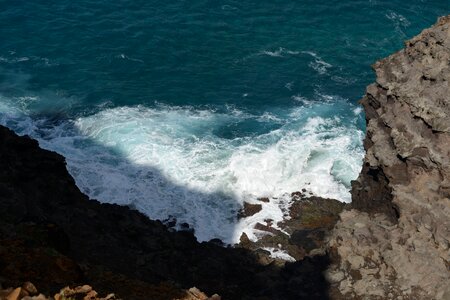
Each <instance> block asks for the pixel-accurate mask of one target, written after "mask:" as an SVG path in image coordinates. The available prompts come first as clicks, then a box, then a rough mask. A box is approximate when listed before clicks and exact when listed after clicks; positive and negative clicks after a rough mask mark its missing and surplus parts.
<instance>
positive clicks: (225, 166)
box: [0, 101, 363, 243]
mask: <svg viewBox="0 0 450 300" xmlns="http://www.w3.org/2000/svg"><path fill="white" fill-rule="evenodd" d="M0 103H2V105H1V106H0V123H1V124H6V125H8V126H10V127H12V128H14V129H15V130H16V131H18V132H19V133H21V134H29V135H31V136H33V137H35V138H37V139H38V140H39V142H40V144H41V146H42V147H44V148H48V149H51V150H54V151H57V152H60V153H61V154H63V155H64V156H66V158H67V162H68V168H69V171H70V173H71V174H72V175H73V176H74V178H75V180H76V183H77V185H78V186H79V187H80V188H81V190H82V191H83V192H85V193H87V194H88V195H89V196H90V197H92V198H96V199H98V200H100V201H102V202H113V203H118V204H122V205H130V206H133V207H136V208H137V209H139V210H140V211H142V212H144V213H145V214H147V215H148V216H149V217H151V218H158V219H165V218H166V217H167V216H169V215H172V216H175V217H176V218H177V219H178V221H179V223H181V222H187V223H189V224H191V225H192V226H193V227H194V229H195V231H196V236H197V238H198V239H199V240H209V239H211V238H220V239H222V240H223V241H224V242H226V243H234V242H237V241H238V240H239V237H240V235H241V234H242V232H246V233H247V235H248V236H249V238H250V239H253V240H255V239H257V238H258V237H259V236H260V235H261V234H262V233H261V232H258V231H257V230H254V229H253V227H254V225H255V224H256V223H257V222H261V223H263V222H264V220H265V219H272V220H274V221H273V223H274V224H276V223H277V222H278V221H281V220H282V219H283V218H285V217H286V215H287V212H288V208H289V205H290V202H289V201H290V197H289V194H290V193H291V192H294V191H298V190H301V189H302V188H306V189H307V190H308V191H310V192H312V193H313V194H315V195H318V196H323V197H330V198H336V199H339V200H341V201H345V202H349V201H350V194H349V187H350V180H352V179H354V178H356V176H357V174H358V173H359V170H360V165H361V161H362V157H363V151H362V147H361V140H362V135H363V134H362V132H361V131H360V130H358V129H357V128H356V127H355V126H354V125H353V124H344V123H343V122H342V121H341V119H340V118H337V117H320V116H317V115H316V116H314V115H308V113H307V111H309V112H310V111H311V109H310V108H309V109H308V110H305V109H304V108H302V107H299V108H297V109H294V110H292V111H291V112H290V113H288V114H286V115H284V116H283V115H274V114H273V113H270V112H265V113H264V114H262V115H260V116H255V115H251V114H248V113H245V112H242V111H240V110H237V109H235V108H232V107H230V108H229V109H228V110H227V111H226V112H223V113H219V112H217V111H215V110H210V109H203V110H202V109H195V108H192V107H169V106H163V105H159V106H157V107H155V108H148V107H144V106H136V107H116V108H107V107H105V108H104V109H102V110H101V111H99V112H98V113H96V114H93V115H89V116H85V117H80V118H77V119H75V120H67V121H65V122H59V123H58V124H52V125H51V126H49V125H48V124H47V123H46V122H47V121H46V120H45V119H39V120H36V119H33V120H32V119H31V118H30V117H28V116H27V115H26V113H25V114H24V110H23V109H18V108H11V106H8V105H5V104H4V102H3V101H0ZM315 105H319V104H315ZM320 105H325V106H326V105H329V104H320ZM329 106H330V105H329ZM330 107H331V106H330ZM324 109H325V108H320V107H318V108H317V110H318V111H320V110H324ZM313 110H314V109H313ZM350 112H351V111H350ZM247 119H253V120H255V121H256V122H269V121H272V122H276V123H279V124H280V126H281V127H279V128H278V129H275V130H272V131H270V132H267V133H265V134H261V135H258V136H252V137H243V138H242V137H241V138H234V139H226V138H221V137H220V135H217V134H216V131H218V130H219V131H220V129H221V128H222V127H223V126H227V125H228V124H231V123H235V122H239V121H242V120H247ZM258 197H269V198H271V201H270V202H269V203H261V202H258V200H257V198H258ZM244 201H247V202H252V203H257V202H258V203H261V204H262V207H263V209H262V211H261V212H259V213H257V214H255V215H254V216H251V217H249V218H245V219H241V220H239V221H238V220H237V219H236V214H237V211H238V210H239V208H240V207H241V205H242V203H243V202H244Z"/></svg>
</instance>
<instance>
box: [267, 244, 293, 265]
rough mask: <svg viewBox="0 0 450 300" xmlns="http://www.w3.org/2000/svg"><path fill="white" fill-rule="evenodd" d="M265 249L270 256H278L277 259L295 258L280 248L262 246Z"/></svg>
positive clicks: (288, 259) (287, 259)
mask: <svg viewBox="0 0 450 300" xmlns="http://www.w3.org/2000/svg"><path fill="white" fill-rule="evenodd" d="M263 249H264V250H266V251H269V252H270V256H271V257H272V258H278V259H282V260H284V261H291V262H293V261H295V258H293V257H292V256H290V255H289V254H288V253H287V252H286V251H284V250H280V249H277V248H272V247H264V248H263Z"/></svg>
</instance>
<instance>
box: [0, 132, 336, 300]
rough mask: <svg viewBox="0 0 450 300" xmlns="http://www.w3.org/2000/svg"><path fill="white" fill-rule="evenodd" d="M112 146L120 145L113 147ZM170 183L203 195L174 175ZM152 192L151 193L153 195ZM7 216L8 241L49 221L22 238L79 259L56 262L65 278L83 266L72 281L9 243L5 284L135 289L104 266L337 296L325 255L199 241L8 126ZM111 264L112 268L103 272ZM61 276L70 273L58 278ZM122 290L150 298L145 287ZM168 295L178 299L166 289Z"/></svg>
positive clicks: (181, 283)
mask: <svg viewBox="0 0 450 300" xmlns="http://www.w3.org/2000/svg"><path fill="white" fill-rule="evenodd" d="M97 146H98V147H104V146H102V145H97ZM104 151H111V149H108V148H106V147H105V148H104ZM128 164H129V166H128V167H129V168H134V169H135V171H136V172H148V173H153V174H155V175H157V176H161V177H162V178H163V176H162V175H161V174H160V172H159V171H158V170H156V169H154V168H151V167H142V166H137V165H133V163H131V162H128ZM143 168H145V170H144V169H143ZM165 184H168V185H173V187H174V188H176V189H177V190H180V191H183V192H185V193H198V194H197V195H198V196H199V197H201V196H204V195H201V194H200V193H199V192H197V191H192V190H189V189H187V188H184V187H180V186H176V185H174V184H173V183H171V182H170V181H169V180H166V181H165ZM148 198H149V201H151V199H152V195H148ZM0 220H1V221H0V223H1V225H2V230H0V238H1V240H3V241H5V240H8V241H11V239H12V240H14V237H18V236H21V235H22V233H19V231H20V232H22V231H24V230H19V229H18V228H23V227H24V226H25V227H26V228H28V227H27V226H29V225H30V224H31V225H30V226H32V227H33V228H34V227H35V226H38V228H45V230H44V231H45V234H44V235H45V238H42V239H41V238H39V237H38V236H39V234H35V233H34V232H35V230H34V229H33V230H34V231H33V230H32V233H31V234H29V233H27V234H28V237H30V236H32V237H31V238H28V240H27V241H26V242H25V244H23V245H22V244H21V245H22V246H23V247H25V248H26V247H31V248H33V247H35V246H36V243H38V244H39V243H44V244H45V247H46V249H47V248H50V249H53V250H54V251H55V252H57V253H59V254H61V255H63V256H64V257H68V258H70V259H73V260H74V261H76V264H77V265H76V266H71V265H70V264H69V265H67V263H66V264H65V263H63V262H59V263H58V261H57V263H56V265H57V266H58V268H60V269H61V270H63V271H64V270H65V269H66V271H64V272H62V274H65V275H64V276H69V275H68V274H70V272H73V273H74V276H72V277H70V276H69V277H68V278H67V280H65V281H64V276H63V275H58V274H51V273H52V272H53V271H51V270H50V269H49V271H48V272H45V270H44V271H42V269H45V268H46V266H45V265H43V261H34V260H36V259H38V258H36V256H32V257H33V258H31V260H32V261H29V264H28V266H27V267H23V266H22V267H23V268H24V269H20V268H19V269H17V268H16V269H15V270H12V269H11V261H8V257H9V256H8V255H10V254H12V253H11V251H12V250H11V249H16V250H14V251H19V250H17V249H19V248H20V247H19V248H8V246H5V243H3V244H2V245H0V277H1V278H0V280H1V281H3V284H6V285H17V284H21V282H20V281H24V280H32V281H33V280H34V281H35V282H36V283H37V284H38V285H40V286H39V289H40V290H41V291H44V292H48V293H50V292H52V293H54V292H55V291H56V290H55V289H59V288H62V286H61V284H72V283H73V284H75V283H78V284H84V283H90V284H92V285H94V288H96V289H97V291H105V292H111V291H116V292H118V293H119V294H120V291H121V289H122V293H124V292H126V289H125V290H124V287H125V286H126V284H125V283H124V281H120V280H119V281H118V282H117V280H116V281H114V280H112V281H111V280H109V281H108V280H107V279H106V278H107V277H108V276H107V275H105V274H106V273H107V272H109V271H111V272H114V273H118V274H123V275H124V276H126V277H127V278H131V279H132V280H139V281H142V282H146V283H151V284H159V283H161V282H169V283H170V284H172V285H175V286H177V287H181V288H189V287H192V286H196V287H198V288H199V289H201V290H202V291H204V292H206V293H208V294H213V293H218V294H220V295H221V296H222V297H223V299H233V300H234V299H283V300H288V299H327V298H328V283H327V281H326V280H325V278H324V276H323V271H324V270H326V269H327V266H328V265H329V258H328V257H327V256H326V255H325V256H315V257H313V258H310V257H306V258H305V259H303V260H302V261H298V262H294V263H286V264H285V265H282V264H279V263H276V262H272V263H269V264H265V263H261V259H260V257H259V256H258V254H257V253H255V252H253V251H250V250H247V249H243V248H231V247H222V246H220V245H218V242H217V241H216V242H203V243H199V242H197V240H196V238H195V237H194V235H193V234H192V233H191V232H188V231H184V232H171V231H169V230H168V229H167V227H166V226H164V225H163V224H162V223H161V222H159V221H153V220H150V219H149V218H147V217H146V216H144V215H143V214H141V213H140V212H138V211H136V210H133V209H130V208H128V207H124V206H119V205H114V204H100V203H99V202H97V201H95V200H89V199H88V197H87V196H85V195H84V194H82V193H81V192H80V191H79V189H78V187H77V186H76V185H75V182H74V180H73V178H72V177H71V176H70V175H69V174H68V172H67V170H66V166H65V160H64V158H63V157H62V156H60V155H58V154H56V153H54V152H50V151H45V150H42V149H40V148H39V147H38V143H37V142H36V141H34V140H32V139H29V138H19V137H17V136H15V135H14V134H13V133H12V132H11V131H9V130H7V129H5V128H3V127H1V126H0ZM27 230H28V229H27ZM27 230H25V231H27ZM28 231H29V230H28ZM41 231H42V230H41V229H39V230H38V232H41ZM227 234H232V232H229V233H227ZM20 249H22V248H20ZM5 253H6V254H5ZM16 254H17V253H16ZM59 254H55V255H56V256H57V255H59ZM33 255H34V254H33ZM38 257H39V255H38ZM22 258H23V257H22ZM28 259H29V257H28ZM63 261H64V260H63ZM30 265H31V267H32V266H34V267H35V268H41V271H42V272H43V274H45V276H47V277H45V276H44V275H42V274H41V275H39V274H40V273H39V272H34V273H33V272H31V271H27V270H28V269H27V268H30ZM103 269H104V270H106V271H101V272H100V273H98V270H103ZM105 272H106V273H105ZM49 273H50V274H49ZM52 276H53V279H51V278H52ZM58 276H59V277H60V278H62V279H57V278H56V277H58ZM110 277H111V276H110ZM86 281H88V282H86ZM0 283H2V282H0ZM167 295H169V294H167ZM122 297H123V298H124V299H148V297H146V296H142V297H139V296H136V294H134V296H128V297H127V295H122ZM155 299H156V298H155ZM161 299H163V298H161ZM167 299H171V298H170V297H169V296H167Z"/></svg>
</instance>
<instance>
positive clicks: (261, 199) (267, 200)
mask: <svg viewBox="0 0 450 300" xmlns="http://www.w3.org/2000/svg"><path fill="white" fill-rule="evenodd" d="M257 200H258V201H261V202H264V203H269V202H270V199H269V198H267V197H262V198H258V199H257Z"/></svg>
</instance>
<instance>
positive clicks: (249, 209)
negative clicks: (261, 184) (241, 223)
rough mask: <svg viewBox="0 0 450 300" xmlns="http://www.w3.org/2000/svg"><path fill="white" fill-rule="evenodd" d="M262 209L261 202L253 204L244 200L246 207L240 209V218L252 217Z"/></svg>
mask: <svg viewBox="0 0 450 300" xmlns="http://www.w3.org/2000/svg"><path fill="white" fill-rule="evenodd" d="M261 210H262V205H261V204H252V203H248V202H244V207H243V208H242V209H241V210H240V211H239V213H238V217H239V218H247V217H251V216H253V215H255V214H257V213H259V212H260V211H261Z"/></svg>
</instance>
